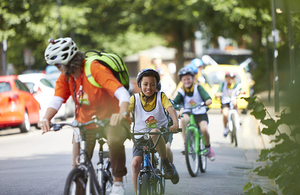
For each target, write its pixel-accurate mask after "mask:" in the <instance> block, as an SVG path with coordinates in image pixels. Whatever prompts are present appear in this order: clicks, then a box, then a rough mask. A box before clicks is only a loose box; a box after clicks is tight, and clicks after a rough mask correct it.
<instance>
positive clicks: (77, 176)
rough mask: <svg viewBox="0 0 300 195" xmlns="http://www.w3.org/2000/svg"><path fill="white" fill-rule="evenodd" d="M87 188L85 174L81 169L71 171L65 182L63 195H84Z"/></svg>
mask: <svg viewBox="0 0 300 195" xmlns="http://www.w3.org/2000/svg"><path fill="white" fill-rule="evenodd" d="M86 187H87V178H86V176H85V172H84V171H83V170H81V169H78V168H75V169H73V170H72V171H71V172H70V173H69V175H68V177H67V180H66V183H65V189H64V195H76V194H85V193H86Z"/></svg>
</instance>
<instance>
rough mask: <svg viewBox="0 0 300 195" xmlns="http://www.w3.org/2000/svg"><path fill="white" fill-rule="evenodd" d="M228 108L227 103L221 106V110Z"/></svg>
mask: <svg viewBox="0 0 300 195" xmlns="http://www.w3.org/2000/svg"><path fill="white" fill-rule="evenodd" d="M229 107H230V106H229V103H227V104H221V108H222V109H223V108H229Z"/></svg>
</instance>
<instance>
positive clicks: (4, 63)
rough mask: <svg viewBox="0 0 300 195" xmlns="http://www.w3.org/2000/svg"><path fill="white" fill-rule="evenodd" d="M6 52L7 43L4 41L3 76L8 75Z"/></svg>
mask: <svg viewBox="0 0 300 195" xmlns="http://www.w3.org/2000/svg"><path fill="white" fill-rule="evenodd" d="M6 50H7V41H6V39H4V40H3V41H2V71H3V72H2V74H3V75H6Z"/></svg>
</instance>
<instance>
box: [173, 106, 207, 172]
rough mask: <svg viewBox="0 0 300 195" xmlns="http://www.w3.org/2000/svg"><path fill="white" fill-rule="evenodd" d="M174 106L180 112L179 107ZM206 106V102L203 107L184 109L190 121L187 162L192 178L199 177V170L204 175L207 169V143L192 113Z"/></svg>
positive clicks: (186, 153) (186, 152) (186, 150)
mask: <svg viewBox="0 0 300 195" xmlns="http://www.w3.org/2000/svg"><path fill="white" fill-rule="evenodd" d="M173 106H174V107H175V108H176V109H177V110H180V106H179V105H174V104H173ZM203 106H204V102H203V104H201V105H196V106H194V107H190V108H184V109H186V110H188V112H187V114H189V117H190V121H189V123H188V124H187V128H186V131H185V134H186V136H185V146H184V147H185V160H186V166H187V169H188V171H189V174H190V175H191V176H192V177H196V176H197V175H198V172H199V169H200V171H201V173H204V172H205V171H206V168H207V152H208V151H207V149H206V148H205V141H204V138H203V135H202V133H201V130H200V127H199V125H198V124H197V123H196V121H195V117H194V115H193V113H192V110H193V109H197V108H201V107H203Z"/></svg>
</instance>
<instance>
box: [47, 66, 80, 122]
mask: <svg viewBox="0 0 300 195" xmlns="http://www.w3.org/2000/svg"><path fill="white" fill-rule="evenodd" d="M46 75H47V78H48V79H49V80H50V81H51V83H52V85H53V86H55V85H56V81H57V79H58V77H59V75H60V71H59V70H58V69H57V68H56V67H55V66H51V65H48V66H47V67H46ZM63 105H65V114H66V116H67V117H73V116H74V113H75V103H74V101H73V98H72V97H71V96H70V97H69V99H68V100H67V102H66V103H65V104H63ZM59 112H60V110H59Z"/></svg>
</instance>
